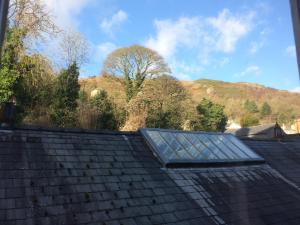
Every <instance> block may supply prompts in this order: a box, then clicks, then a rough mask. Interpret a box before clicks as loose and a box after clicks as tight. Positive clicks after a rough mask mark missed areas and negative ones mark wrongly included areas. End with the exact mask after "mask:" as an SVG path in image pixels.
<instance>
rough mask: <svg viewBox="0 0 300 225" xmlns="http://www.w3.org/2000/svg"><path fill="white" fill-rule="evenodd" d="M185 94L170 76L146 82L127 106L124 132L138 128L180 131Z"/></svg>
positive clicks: (177, 82) (176, 81)
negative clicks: (127, 115)
mask: <svg viewBox="0 0 300 225" xmlns="http://www.w3.org/2000/svg"><path fill="white" fill-rule="evenodd" d="M185 98H186V92H185V90H184V88H183V87H182V86H181V85H180V83H179V81H178V80H176V79H175V78H173V77H171V76H166V75H163V76H160V77H157V78H155V79H152V80H147V81H146V82H145V85H144V87H143V89H142V91H141V92H140V93H139V94H138V95H137V96H136V97H134V98H133V99H132V100H131V101H130V102H129V104H128V107H127V109H128V114H129V117H128V119H127V122H126V125H125V127H124V129H125V130H135V129H138V128H140V127H159V128H172V129H181V125H182V116H183V111H184V108H183V105H182V103H183V101H184V100H185Z"/></svg>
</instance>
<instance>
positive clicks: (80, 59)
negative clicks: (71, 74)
mask: <svg viewBox="0 0 300 225" xmlns="http://www.w3.org/2000/svg"><path fill="white" fill-rule="evenodd" d="M59 49H60V52H59V54H60V56H61V59H62V60H63V63H64V64H67V66H69V65H71V64H72V63H74V62H76V63H77V65H79V66H80V65H82V64H84V63H86V62H87V61H88V58H89V55H90V45H89V43H88V41H87V39H86V38H85V37H84V36H83V35H82V34H81V33H80V32H77V31H74V30H68V31H65V32H62V36H61V40H60V44H59Z"/></svg>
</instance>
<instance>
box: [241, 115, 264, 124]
mask: <svg viewBox="0 0 300 225" xmlns="http://www.w3.org/2000/svg"><path fill="white" fill-rule="evenodd" d="M240 124H241V127H251V126H256V125H258V124H259V119H258V118H257V117H256V116H255V115H253V114H250V113H247V114H245V115H243V116H242V117H241V119H240Z"/></svg>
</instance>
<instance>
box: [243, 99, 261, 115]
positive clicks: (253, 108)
mask: <svg viewBox="0 0 300 225" xmlns="http://www.w3.org/2000/svg"><path fill="white" fill-rule="evenodd" d="M244 108H245V110H246V111H247V112H248V113H257V112H259V111H258V107H257V105H256V103H255V101H249V100H248V99H247V100H246V102H245V104H244Z"/></svg>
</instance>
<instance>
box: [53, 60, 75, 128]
mask: <svg viewBox="0 0 300 225" xmlns="http://www.w3.org/2000/svg"><path fill="white" fill-rule="evenodd" d="M78 77H79V68H78V66H77V64H76V63H73V64H71V65H70V66H69V68H68V69H66V70H62V71H61V73H60V74H59V76H58V79H57V84H56V90H55V99H54V103H53V106H52V115H51V119H52V121H53V123H54V125H56V126H61V127H72V126H75V125H76V116H77V115H76V108H77V99H78V97H79V89H80V85H79V83H78Z"/></svg>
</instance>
